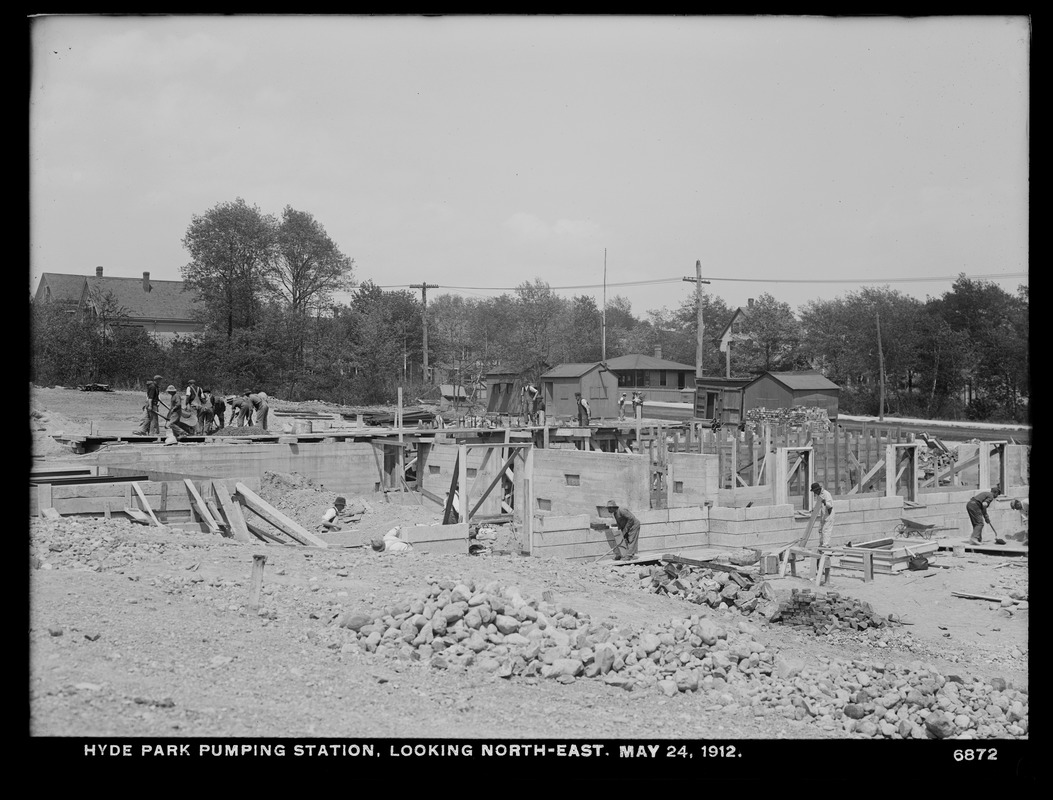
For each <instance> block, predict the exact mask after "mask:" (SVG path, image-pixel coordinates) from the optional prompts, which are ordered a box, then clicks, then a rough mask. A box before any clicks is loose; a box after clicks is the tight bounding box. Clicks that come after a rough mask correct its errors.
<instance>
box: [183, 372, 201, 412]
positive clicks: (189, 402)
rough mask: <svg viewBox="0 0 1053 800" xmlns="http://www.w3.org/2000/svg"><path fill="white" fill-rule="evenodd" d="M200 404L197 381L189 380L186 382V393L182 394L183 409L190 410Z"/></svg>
mask: <svg viewBox="0 0 1053 800" xmlns="http://www.w3.org/2000/svg"><path fill="white" fill-rule="evenodd" d="M200 402H201V389H200V388H198V385H197V381H195V380H194V379H193V378H191V379H190V380H189V381H187V382H186V391H185V392H184V393H183V407H184V408H191V407H193V405H194V404H195V403H200Z"/></svg>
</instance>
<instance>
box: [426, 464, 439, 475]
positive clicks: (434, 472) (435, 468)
mask: <svg viewBox="0 0 1053 800" xmlns="http://www.w3.org/2000/svg"><path fill="white" fill-rule="evenodd" d="M428 472H430V473H431V474H432V475H438V474H439V473H440V472H442V468H441V467H440V466H438V465H437V464H428Z"/></svg>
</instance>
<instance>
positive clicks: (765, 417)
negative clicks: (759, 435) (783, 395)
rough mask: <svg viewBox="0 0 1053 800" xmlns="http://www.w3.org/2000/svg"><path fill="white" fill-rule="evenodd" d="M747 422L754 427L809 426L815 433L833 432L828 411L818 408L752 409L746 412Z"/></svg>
mask: <svg viewBox="0 0 1053 800" xmlns="http://www.w3.org/2000/svg"><path fill="white" fill-rule="evenodd" d="M746 422H749V423H753V424H754V425H808V426H809V427H811V429H812V430H815V431H826V430H831V429H832V427H833V423H832V422H830V417H829V416H827V413H826V409H825V408H820V407H818V406H793V407H792V408H751V409H750V410H749V411H747V412H746Z"/></svg>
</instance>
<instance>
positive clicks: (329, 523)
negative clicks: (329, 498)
mask: <svg viewBox="0 0 1053 800" xmlns="http://www.w3.org/2000/svg"><path fill="white" fill-rule="evenodd" d="M346 506H347V498H344V497H338V498H336V500H334V501H333V504H332V505H331V506H329V508H327V509H326V511H325V513H324V514H323V515H322V523H321V525H319V526H318V527H319V530H321V531H339V530H343V523H342V522H341V520H340V518H341V517H342V516H343V515H344V508H345V507H346Z"/></svg>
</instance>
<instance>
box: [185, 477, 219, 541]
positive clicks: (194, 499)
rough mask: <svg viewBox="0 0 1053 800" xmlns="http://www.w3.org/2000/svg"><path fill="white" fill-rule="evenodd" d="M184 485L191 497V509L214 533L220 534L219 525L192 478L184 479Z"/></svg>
mask: <svg viewBox="0 0 1053 800" xmlns="http://www.w3.org/2000/svg"><path fill="white" fill-rule="evenodd" d="M183 485H184V486H186V492H187V495H188V496H189V497H190V507H191V508H192V509H193V510H194V511H196V512H197V515H198V516H199V517H201V521H202V522H204V523H205V524H206V525H208V527H209V528H210V529H211V530H212V532H213V533H219V523H218V522H216V520H215V519H214V518H213V517H212V512H211V511H209V510H208V506H207V505H205V501H204V499H203V498H202V497H201V494H200V493H199V492H198V490H197V487H196V486H194V482H193V481H192V480H190V478H184V479H183Z"/></svg>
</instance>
